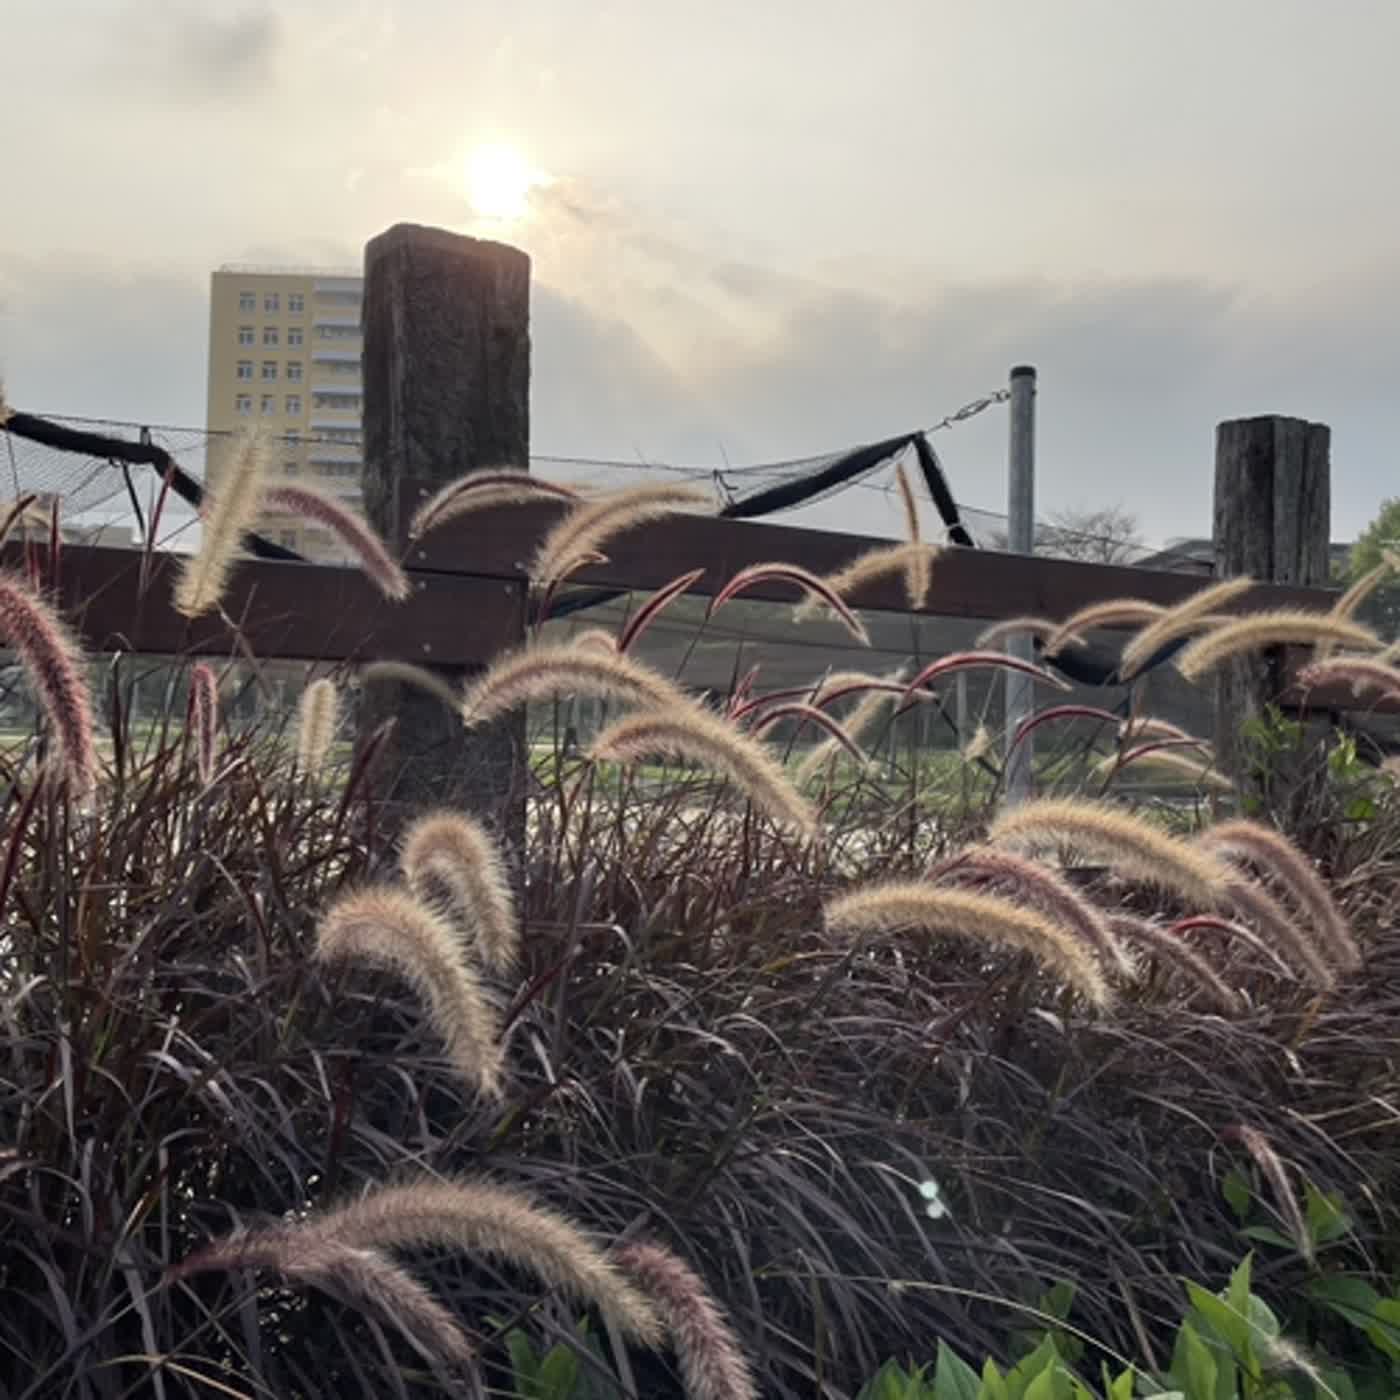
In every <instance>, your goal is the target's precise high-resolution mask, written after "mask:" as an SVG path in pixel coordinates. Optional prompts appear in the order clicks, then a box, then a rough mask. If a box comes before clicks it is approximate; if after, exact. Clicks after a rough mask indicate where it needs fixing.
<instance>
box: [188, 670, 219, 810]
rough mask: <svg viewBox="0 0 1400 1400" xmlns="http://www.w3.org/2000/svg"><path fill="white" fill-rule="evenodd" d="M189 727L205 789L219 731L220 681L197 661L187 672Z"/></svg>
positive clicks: (211, 671) (212, 774)
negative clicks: (188, 676) (188, 672)
mask: <svg viewBox="0 0 1400 1400" xmlns="http://www.w3.org/2000/svg"><path fill="white" fill-rule="evenodd" d="M188 718H189V726H190V732H191V733H192V734H193V735H194V752H195V762H196V765H197V767H198V769H199V781H200V782H201V783H203V784H204V785H205V787H208V786H209V784H210V783H212V782H213V781H214V741H215V737H216V735H217V733H218V729H219V678H218V677H217V676H216V675H215V674H214V668H213V667H212V666H210V665H209V664H208V663H207V662H204V661H197V662H195V664H194V665H193V666H192V667H191V668H190V701H189V716H188Z"/></svg>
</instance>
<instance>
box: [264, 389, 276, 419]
mask: <svg viewBox="0 0 1400 1400" xmlns="http://www.w3.org/2000/svg"><path fill="white" fill-rule="evenodd" d="M262 411H263V417H264V418H268V417H271V416H272V414H274V413H276V412H277V395H276V394H264V395H263V396H262Z"/></svg>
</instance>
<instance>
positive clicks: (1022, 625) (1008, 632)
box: [974, 616, 1084, 651]
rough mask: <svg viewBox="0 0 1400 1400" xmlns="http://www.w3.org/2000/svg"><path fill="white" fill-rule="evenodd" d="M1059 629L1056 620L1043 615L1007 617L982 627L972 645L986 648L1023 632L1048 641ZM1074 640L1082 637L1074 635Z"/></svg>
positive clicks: (1081, 639) (1077, 640)
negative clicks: (1053, 620)
mask: <svg viewBox="0 0 1400 1400" xmlns="http://www.w3.org/2000/svg"><path fill="white" fill-rule="evenodd" d="M1059 630H1060V624H1059V623H1058V622H1051V621H1049V619H1047V618H1044V617H1029V616H1027V617H1008V618H1005V619H1003V620H1002V621H1001V622H994V623H993V624H992V625H991V626H990V627H987V628H984V629H983V630H982V631H981V632H979V633H978V634H977V640H976V642H975V643H974V645H975V646H976V647H977V648H978V649H979V650H984V651H985V650H988V649H990V648H991V647H994V646H996V645H997V643H998V642H1004V641H1005V640H1006V639H1007V638H1008V637H1014V636H1016V635H1017V634H1018V633H1021V632H1024V633H1027V634H1028V635H1029V636H1032V637H1039V638H1040V639H1041V640H1042V641H1048V640H1049V639H1050V638H1051V637H1053V636H1054V635H1055V634H1056V633H1057V632H1058V631H1059ZM1073 640H1074V641H1076V642H1082V641H1083V640H1084V639H1083V637H1075V638H1074V639H1073Z"/></svg>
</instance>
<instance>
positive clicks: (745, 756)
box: [589, 704, 818, 838]
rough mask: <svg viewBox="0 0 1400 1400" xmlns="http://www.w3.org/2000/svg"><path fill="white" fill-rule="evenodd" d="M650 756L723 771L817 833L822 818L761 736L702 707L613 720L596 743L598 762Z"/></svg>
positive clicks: (771, 809) (800, 827) (787, 819)
mask: <svg viewBox="0 0 1400 1400" xmlns="http://www.w3.org/2000/svg"><path fill="white" fill-rule="evenodd" d="M649 754H669V755H672V756H674V757H676V758H683V759H689V760H691V761H693V762H696V763H699V764H702V765H703V766H704V767H706V768H711V769H713V770H715V771H716V772H719V773H722V774H723V775H724V776H725V777H726V778H728V779H729V780H730V781H731V782H733V783H734V784H735V786H736V787H738V788H740V789H742V791H743V792H744V794H745V796H746V797H748V799H749V800H750V801H751V802H752V803H753V804H754V805H755V806H756V807H759V808H761V809H762V810H764V811H765V812H767V813H768V814H769V815H770V816H771V817H773V818H774V820H776V821H778V822H780V823H781V824H783V825H784V826H789V827H793V828H795V829H796V830H797V831H798V832H800V833H801V834H802V835H803V836H804V837H807V838H813V837H815V836H816V835H817V831H818V827H817V816H816V813H815V812H814V811H813V810H812V808H811V807H810V806H809V805H808V803H807V802H806V800H805V799H804V798H803V797H802V796H801V795H800V794H799V793H798V792H797V789H796V788H794V787H793V786H792V784H791V783H790V782H789V781H788V778H787V774H786V773H785V772H784V771H783V768H782V765H781V764H780V763H778V761H777V760H776V759H775V758H773V757H772V755H771V754H769V752H768V751H767V749H765V748H764V746H763V745H762V744H761V743H759V741H758V740H756V739H751V738H749V737H748V736H747V735H745V734H742V733H740V731H738V730H737V729H735V728H734V727H733V726H732V725H730V724H727V723H726V722H725V721H724V720H722V719H720V718H719V717H718V716H716V715H712V714H710V712H709V711H708V710H704V709H701V708H700V707H699V706H698V705H689V704H687V705H685V706H682V707H672V708H670V709H661V710H648V711H643V712H640V713H638V714H633V715H628V716H626V717H624V718H623V719H620V720H617V721H616V722H615V723H613V724H610V725H609V726H608V727H607V728H606V729H604V730H603V732H602V733H601V734H599V735H598V737H597V738H596V739H595V740H594V742H593V747H592V749H591V750H590V752H589V757H590V758H592V759H593V760H594V761H595V762H603V763H636V762H637V761H639V760H640V759H643V758H645V757H646V756H647V755H649Z"/></svg>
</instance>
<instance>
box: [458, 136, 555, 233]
mask: <svg viewBox="0 0 1400 1400" xmlns="http://www.w3.org/2000/svg"><path fill="white" fill-rule="evenodd" d="M539 183H540V175H539V173H538V172H537V171H535V170H532V169H531V168H530V166H529V164H528V163H527V162H526V160H525V158H524V156H522V155H521V154H520V152H519V151H517V150H514V149H513V148H511V147H510V146H478V147H477V148H476V150H474V151H473V152H472V153H471V155H470V157H468V159H467V197H468V198H469V199H470V200H471V204H472V208H473V209H474V210H475V211H476V212H477V213H478V214H480V215H481V217H482V218H484V219H518V218H520V217H521V216H522V215H523V214H524V213H525V210H526V208H527V206H528V204H529V201H530V190H531V187H532V186H534V185H537V184H539Z"/></svg>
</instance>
